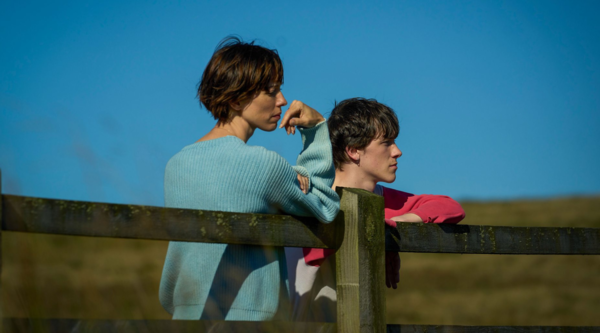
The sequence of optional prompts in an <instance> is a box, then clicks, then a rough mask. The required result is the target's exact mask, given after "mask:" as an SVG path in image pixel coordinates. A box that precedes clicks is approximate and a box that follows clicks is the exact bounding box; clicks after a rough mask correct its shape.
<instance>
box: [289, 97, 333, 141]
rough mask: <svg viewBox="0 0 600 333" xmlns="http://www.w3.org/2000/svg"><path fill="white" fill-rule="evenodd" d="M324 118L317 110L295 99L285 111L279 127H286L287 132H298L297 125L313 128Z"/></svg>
mask: <svg viewBox="0 0 600 333" xmlns="http://www.w3.org/2000/svg"><path fill="white" fill-rule="evenodd" d="M324 120H325V118H323V116H322V115H321V114H320V113H319V112H318V111H317V110H315V109H313V108H311V107H310V106H308V105H306V104H304V103H302V102H300V101H293V102H292V104H291V105H290V107H289V108H288V109H287V111H286V112H285V115H284V116H283V119H282V120H281V124H279V128H282V127H285V131H286V132H287V134H290V133H292V134H296V126H302V127H306V128H311V127H314V126H315V125H317V124H318V123H320V122H322V121H324Z"/></svg>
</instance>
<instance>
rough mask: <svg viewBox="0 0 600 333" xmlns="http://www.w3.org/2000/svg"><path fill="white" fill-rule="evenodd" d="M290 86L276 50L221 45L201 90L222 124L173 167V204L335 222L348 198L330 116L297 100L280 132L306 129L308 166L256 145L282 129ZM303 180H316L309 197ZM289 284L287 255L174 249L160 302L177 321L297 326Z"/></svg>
mask: <svg viewBox="0 0 600 333" xmlns="http://www.w3.org/2000/svg"><path fill="white" fill-rule="evenodd" d="M282 83H283V66H282V64H281V59H280V58H279V56H278V54H277V52H276V51H275V50H269V49H266V48H264V47H261V46H257V45H253V43H244V42H242V41H240V40H239V39H238V38H235V37H229V38H226V39H225V40H223V41H222V42H221V43H220V44H219V46H218V47H217V50H216V51H215V53H214V54H213V56H212V58H211V60H210V61H209V63H208V65H207V66H206V69H205V70H204V73H203V75H202V79H201V81H200V84H199V88H198V97H199V98H200V101H201V102H202V104H203V105H204V106H205V107H206V109H208V111H209V112H210V113H211V114H212V115H213V116H214V118H215V119H216V120H217V124H216V126H215V127H214V128H213V129H212V130H210V131H209V132H208V133H207V134H206V135H204V136H203V137H201V138H200V139H199V140H198V141H197V142H196V143H194V144H191V145H189V146H187V147H184V148H183V149H182V150H181V151H180V152H179V153H177V154H176V155H175V156H173V157H172V158H171V159H170V160H169V162H168V163H167V167H166V170H165V206H167V207H177V208H190V209H202V210H217V211H228V212H242V213H263V214H265V213H266V214H284V213H285V214H293V215H303V216H314V217H316V218H318V219H319V220H320V221H322V222H325V223H327V222H330V221H332V220H333V219H334V217H335V215H336V214H337V212H338V209H339V198H338V197H337V195H336V193H335V192H334V191H333V190H332V189H331V185H332V184H333V179H334V177H335V170H334V166H333V160H332V155H331V144H330V142H329V133H328V130H327V124H326V123H325V122H324V118H323V116H321V115H320V114H319V113H318V112H317V111H315V110H314V109H312V108H310V107H308V106H306V105H305V104H303V103H302V102H298V101H294V102H293V103H292V104H291V105H290V108H289V109H288V111H287V112H286V114H285V116H284V117H283V119H282V121H281V125H280V126H279V127H285V128H286V130H287V132H288V134H289V133H295V127H294V126H298V129H299V131H300V133H301V134H302V139H303V142H304V149H303V150H302V153H301V154H300V155H299V156H298V161H297V162H298V166H295V167H292V166H291V165H289V164H288V163H287V162H286V160H285V159H284V158H283V157H281V156H279V155H278V154H276V153H274V152H272V151H269V150H266V149H265V148H263V147H256V146H249V145H247V144H246V142H247V141H248V139H249V138H250V137H251V136H252V134H253V133H254V131H255V130H256V129H260V130H263V131H273V130H275V129H276V128H277V122H278V120H279V119H280V118H281V113H282V111H281V107H283V106H285V105H287V101H286V100H285V98H284V97H283V94H282V92H281V89H280V87H281V84H282ZM299 174H300V175H302V176H304V177H307V178H309V179H310V183H309V184H305V185H303V187H304V190H305V191H306V194H305V193H303V192H302V190H301V189H300V184H299V182H298V180H297V178H298V175H299ZM234 232H235V231H234ZM286 279H287V273H286V263H285V254H284V251H283V249H282V248H271V247H268V248H267V247H260V246H247V245H227V244H207V243H188V242H171V243H170V244H169V249H168V252H167V257H166V259H165V265H164V268H163V275H162V279H161V284H160V292H159V298H160V301H161V304H162V305H163V307H164V308H165V309H166V310H167V311H168V312H170V313H172V314H173V319H207V320H209V319H210V320H223V319H225V320H271V319H275V318H277V319H280V318H281V319H287V316H288V312H289V304H288V303H289V298H288V297H289V296H288V290H287V286H286Z"/></svg>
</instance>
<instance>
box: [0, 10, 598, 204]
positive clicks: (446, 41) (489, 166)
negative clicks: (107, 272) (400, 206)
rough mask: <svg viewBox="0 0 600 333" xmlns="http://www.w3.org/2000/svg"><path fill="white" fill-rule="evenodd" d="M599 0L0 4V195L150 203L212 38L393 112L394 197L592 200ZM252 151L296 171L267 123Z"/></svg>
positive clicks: (197, 128)
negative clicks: (232, 38)
mask: <svg viewBox="0 0 600 333" xmlns="http://www.w3.org/2000/svg"><path fill="white" fill-rule="evenodd" d="M599 13H600V2H598V1H548V0H544V1H523V0H518V1H369V2H366V1H365V2H357V1H338V2H331V1H301V2H298V1H295V2H282V1H265V2H260V1H253V2H247V1H210V2H209V1H189V2H188V1H180V2H172V3H166V2H154V3H150V2H147V1H137V2H136V1H101V2H100V1H81V0H78V1H64V2H62V4H60V3H57V2H54V1H53V2H47V1H3V2H2V3H1V4H0V43H1V44H0V45H1V51H0V168H1V169H2V179H3V185H2V186H3V188H2V191H3V193H10V194H20V195H28V196H40V197H50V198H65V199H75V200H92V201H106V202H117V203H136V204H149V205H162V204H163V192H162V188H163V185H162V181H163V171H164V167H165V164H166V162H167V161H168V159H169V158H170V157H171V156H172V155H174V154H175V153H176V152H177V151H179V150H180V149H181V148H182V147H183V146H185V145H188V144H190V143H193V142H194V141H196V140H197V139H198V138H200V137H201V136H202V135H203V134H204V133H205V132H207V131H208V130H209V129H210V128H211V127H212V126H213V125H214V123H215V122H214V120H212V118H211V117H209V115H208V113H207V111H206V110H205V109H201V108H200V107H199V103H198V102H197V100H196V99H195V96H194V95H195V90H196V84H197V82H198V80H199V78H200V76H201V74H202V71H203V69H204V67H205V66H206V63H207V62H208V60H209V58H210V56H211V54H212V52H213V50H214V48H215V46H216V45H217V43H218V42H219V41H220V40H221V39H222V38H223V37H225V36H227V35H230V34H238V35H240V36H241V37H243V38H244V39H245V40H252V39H259V40H260V41H261V44H262V45H265V46H267V47H271V48H276V49H277V50H278V51H279V53H280V55H281V58H282V60H283V63H284V68H285V84H284V86H283V92H284V94H285V96H286V98H287V99H288V100H289V101H291V100H294V99H299V100H302V101H304V102H306V103H307V104H309V105H311V106H312V107H314V108H316V109H317V110H319V111H321V112H322V113H323V114H325V115H327V113H328V112H330V111H331V109H332V107H333V105H334V102H335V101H336V100H337V101H340V100H342V99H345V98H350V97H356V96H361V97H367V98H376V99H377V100H379V101H380V102H383V103H386V104H388V105H389V106H391V107H392V108H393V109H394V110H395V111H396V113H397V114H398V118H399V119H400V126H401V132H400V136H399V137H398V140H397V143H398V145H399V147H400V148H401V149H402V151H403V153H404V155H403V156H402V158H401V159H400V160H399V169H398V178H397V180H396V182H395V183H393V184H392V185H391V187H393V188H397V189H401V190H405V191H409V192H413V193H433V194H447V195H450V196H453V197H455V198H457V199H480V200H491V199H517V198H524V197H526V198H530V197H553V196H568V195H589V194H600V175H599V172H598V169H600V168H599V165H600V14H599ZM249 143H250V144H254V145H263V146H266V147H267V148H269V149H272V150H275V151H277V152H279V153H280V154H281V155H283V156H284V157H285V158H286V159H288V160H289V161H290V162H291V163H294V161H295V158H296V155H297V154H298V153H299V151H300V148H301V144H300V138H299V137H287V136H286V135H285V132H284V131H283V130H278V131H276V132H272V133H264V132H263V133H257V134H256V135H255V136H254V137H253V138H252V139H251V140H250V141H249Z"/></svg>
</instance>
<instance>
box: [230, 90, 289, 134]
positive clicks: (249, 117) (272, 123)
mask: <svg viewBox="0 0 600 333" xmlns="http://www.w3.org/2000/svg"><path fill="white" fill-rule="evenodd" d="M285 105H287V101H286V100H285V97H283V93H282V92H281V85H280V84H274V85H272V86H271V87H270V88H269V91H261V92H260V93H259V94H258V95H257V96H256V97H254V99H252V100H251V101H250V102H249V103H248V104H247V105H246V106H245V107H244V108H243V110H242V113H241V117H242V118H243V119H244V120H245V121H246V122H247V123H248V125H250V126H251V127H252V128H253V129H256V128H259V129H261V130H263V131H267V132H270V131H273V130H275V129H276V128H277V122H278V121H279V119H281V107H283V106H285Z"/></svg>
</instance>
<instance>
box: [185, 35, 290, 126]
mask: <svg viewBox="0 0 600 333" xmlns="http://www.w3.org/2000/svg"><path fill="white" fill-rule="evenodd" d="M272 84H283V64H282V63H281V59H280V58H279V54H278V53H277V50H271V49H267V48H265V47H262V46H258V45H254V41H252V42H249V43H246V42H244V41H242V40H241V39H240V38H239V37H236V36H229V37H226V38H225V39H223V40H222V41H221V42H220V43H219V45H217V48H216V49H215V52H214V54H213V56H212V58H211V59H210V61H209V62H208V65H206V69H205V70H204V73H203V74H202V79H201V80H200V83H199V84H198V93H197V96H198V98H199V99H200V102H201V103H202V104H203V105H204V107H205V108H206V109H207V110H208V111H209V112H210V113H212V115H213V117H214V118H215V119H216V120H217V121H218V122H219V123H223V122H225V121H227V119H229V118H230V116H231V115H230V107H229V103H230V102H238V101H243V100H245V99H248V98H253V97H254V96H256V95H257V94H258V93H260V92H261V91H268V90H269V87H270V85H272Z"/></svg>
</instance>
